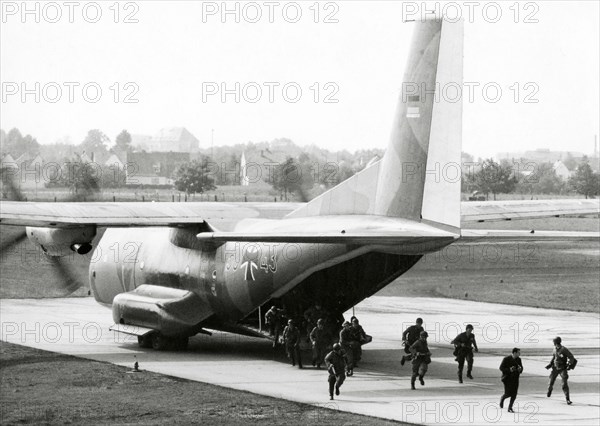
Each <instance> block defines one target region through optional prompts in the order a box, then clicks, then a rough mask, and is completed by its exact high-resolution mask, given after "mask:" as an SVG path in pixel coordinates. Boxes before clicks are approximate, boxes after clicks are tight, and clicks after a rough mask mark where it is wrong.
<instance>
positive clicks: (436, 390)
mask: <svg viewBox="0 0 600 426" xmlns="http://www.w3.org/2000/svg"><path fill="white" fill-rule="evenodd" d="M459 312H464V314H458V313H459ZM348 314H350V315H351V313H348ZM355 314H356V315H357V316H358V317H359V319H360V321H361V324H362V325H363V327H364V328H365V330H366V331H367V333H369V334H371V335H373V337H374V339H373V342H372V343H371V344H369V345H367V346H365V348H364V353H363V361H362V362H361V364H360V366H359V368H357V369H356V370H355V375H354V376H353V377H349V378H348V379H347V380H346V383H345V384H344V386H343V387H342V395H340V397H338V398H337V399H336V400H335V401H329V396H328V393H327V382H326V380H327V373H326V372H325V371H324V370H317V369H315V368H313V367H312V366H310V362H308V359H306V360H305V365H307V364H308V365H307V367H306V368H305V369H304V370H299V369H297V368H293V367H291V365H288V364H287V363H286V360H285V358H284V357H283V356H282V355H281V354H280V353H277V354H274V353H273V351H272V349H271V347H270V343H269V342H267V341H263V340H260V339H252V338H246V337H241V336H234V335H229V334H225V333H215V334H214V335H213V336H212V337H209V336H197V337H194V338H193V339H191V341H190V348H189V350H188V351H187V352H183V353H181V352H156V351H153V350H150V349H139V348H138V347H137V342H136V341H134V340H133V339H130V338H127V337H123V336H120V335H115V334H114V333H112V332H109V331H108V327H109V326H110V325H112V322H111V312H110V310H108V309H106V308H104V307H102V306H100V305H98V304H96V303H95V301H94V300H93V299H92V298H81V299H78V298H71V299H43V300H33V299H19V300H17V299H13V300H0V319H1V333H2V334H1V336H0V338H1V339H2V340H4V341H8V342H12V343H17V344H22V345H26V346H31V347H36V348H40V349H45V350H50V351H54V352H59V353H64V354H71V355H76V356H80V357H85V358H89V359H94V360H100V361H107V362H111V363H114V364H118V365H125V366H130V367H131V366H133V363H134V362H135V361H138V362H139V363H140V368H141V369H143V370H151V371H156V372H159V373H164V374H168V375H172V376H177V377H183V378H187V379H191V380H198V381H203V382H209V383H214V384H218V385H221V386H225V387H230V388H235V389H241V390H247V391H251V392H255V393H258V394H263V395H269V396H273V397H277V398H285V399H289V400H293V401H299V402H303V403H308V404H314V405H319V406H325V407H329V408H332V409H339V410H343V411H349V412H355V413H359V414H367V415H371V416H377V417H385V418H389V419H395V420H403V421H407V422H411V423H425V424H445V423H450V424H470V425H471V424H487V423H495V424H538V425H559V424H560V425H562V424H574V425H584V424H591V425H597V424H599V423H600V403H599V399H600V353H599V349H600V333H599V331H600V330H599V328H600V317H599V315H597V314H591V313H579V312H566V311H555V310H548V309H535V308H526V307H518V306H507V305H500V304H490V303H478V302H466V301H458V300H449V299H430V298H418V299H415V298H412V299H409V298H399V297H372V298H370V299H367V300H365V301H363V302H362V303H361V304H360V305H358V306H357V307H356V308H355ZM347 316H348V315H347ZM417 316H422V317H423V318H424V320H425V328H426V330H427V331H428V332H429V336H430V337H429V346H430V348H431V350H432V353H433V362H432V364H431V365H430V369H429V372H428V374H427V376H426V378H425V386H424V387H421V386H420V385H419V384H418V383H417V390H416V391H411V390H410V383H409V381H410V374H411V366H410V365H409V364H407V365H405V366H404V367H401V366H400V364H399V362H398V361H399V359H400V356H401V355H402V352H401V349H400V334H401V331H402V330H403V329H404V328H406V327H407V326H409V325H411V324H412V323H413V322H414V320H415V318H416V317H417ZM466 323H472V324H473V325H475V333H476V337H477V341H478V344H479V348H480V352H479V354H476V358H475V368H474V371H473V375H474V376H475V378H474V380H468V379H465V383H464V384H462V385H461V384H459V383H458V382H457V380H456V363H455V362H454V357H453V356H452V353H451V352H452V350H451V346H450V344H449V342H450V340H451V339H452V338H454V337H455V336H456V334H457V333H458V332H459V331H462V329H463V328H464V325H465V324H466ZM557 335H560V336H562V337H563V343H564V344H565V346H566V347H568V348H569V349H571V351H572V352H573V353H574V355H575V356H576V357H577V358H578V359H579V364H578V366H577V369H576V370H573V371H571V372H570V374H569V376H570V379H569V384H570V387H571V399H572V400H573V402H574V403H573V405H571V406H567V405H566V403H565V401H564V396H563V393H562V391H561V384H560V379H559V380H558V381H557V383H556V384H555V388H554V394H553V396H552V397H551V398H547V397H546V384H547V375H548V372H547V370H545V369H544V366H545V365H546V364H547V363H548V361H549V359H550V357H551V352H552V338H553V337H555V336H557ZM514 346H518V347H520V348H521V349H522V359H523V365H524V374H523V375H522V376H521V385H520V389H519V396H518V398H517V403H516V404H515V413H514V414H510V413H508V412H506V408H505V409H504V410H500V409H499V407H498V400H499V397H500V395H501V393H502V383H501V382H500V371H499V370H498V366H499V364H500V361H501V359H502V357H503V356H505V355H508V354H509V353H510V351H511V349H512V348H513V347H514ZM305 354H307V353H305ZM305 358H308V355H306V356H305ZM140 374H143V373H140Z"/></svg>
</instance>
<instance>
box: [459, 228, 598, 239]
mask: <svg viewBox="0 0 600 426" xmlns="http://www.w3.org/2000/svg"><path fill="white" fill-rule="evenodd" d="M594 240H597V241H598V242H600V232H572V231H536V230H530V231H513V230H493V229H462V230H461V236H460V241H461V242H513V241H514V242H545V241H547V242H550V241H563V242H564V241H594Z"/></svg>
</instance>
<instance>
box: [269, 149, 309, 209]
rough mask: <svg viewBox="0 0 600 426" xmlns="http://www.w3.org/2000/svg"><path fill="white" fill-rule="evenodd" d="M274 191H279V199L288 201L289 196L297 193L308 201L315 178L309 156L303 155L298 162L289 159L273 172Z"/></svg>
mask: <svg viewBox="0 0 600 426" xmlns="http://www.w3.org/2000/svg"><path fill="white" fill-rule="evenodd" d="M270 178H271V179H270V180H271V181H270V183H271V184H272V185H273V189H275V190H276V191H279V198H281V199H284V200H287V199H288V194H292V193H296V194H298V195H299V196H300V198H302V199H303V201H308V197H307V195H306V194H307V192H308V191H309V190H310V189H311V188H312V187H313V186H314V176H313V173H312V170H311V164H310V160H309V157H308V155H301V156H300V158H299V159H298V161H296V160H294V159H293V158H292V157H288V158H287V159H286V160H285V161H284V162H283V163H282V164H280V165H279V166H277V167H276V168H275V169H274V170H273V176H270Z"/></svg>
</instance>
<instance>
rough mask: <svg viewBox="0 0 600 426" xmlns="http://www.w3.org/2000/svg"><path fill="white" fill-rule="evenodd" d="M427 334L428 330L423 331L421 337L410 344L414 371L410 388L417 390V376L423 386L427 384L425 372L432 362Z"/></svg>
mask: <svg viewBox="0 0 600 426" xmlns="http://www.w3.org/2000/svg"><path fill="white" fill-rule="evenodd" d="M427 337H429V334H427V332H426V331H421V333H420V334H419V339H417V341H416V342H414V343H413V344H412V345H411V346H410V353H411V354H412V368H413V373H412V376H411V378H410V388H411V389H412V390H415V381H416V380H417V376H418V377H419V382H420V383H421V386H425V380H423V378H424V377H425V373H427V368H428V365H429V364H430V363H431V352H430V351H429V347H428V346H427Z"/></svg>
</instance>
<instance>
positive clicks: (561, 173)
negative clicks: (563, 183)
mask: <svg viewBox="0 0 600 426" xmlns="http://www.w3.org/2000/svg"><path fill="white" fill-rule="evenodd" d="M552 168H553V169H554V172H555V173H556V176H558V177H560V178H562V179H564V180H568V179H569V178H570V177H571V172H570V171H569V169H567V166H565V164H564V163H563V162H562V161H560V160H558V161H556V162H555V163H554V164H553V165H552Z"/></svg>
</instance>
